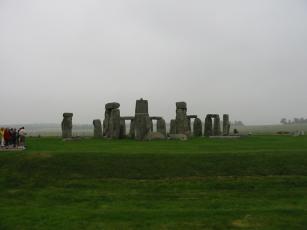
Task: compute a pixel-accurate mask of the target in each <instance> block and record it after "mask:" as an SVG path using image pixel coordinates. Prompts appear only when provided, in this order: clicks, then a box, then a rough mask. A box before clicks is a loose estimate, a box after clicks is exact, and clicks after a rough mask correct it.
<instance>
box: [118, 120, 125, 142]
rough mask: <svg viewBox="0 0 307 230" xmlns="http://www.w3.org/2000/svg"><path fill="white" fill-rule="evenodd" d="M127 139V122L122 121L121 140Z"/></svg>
mask: <svg viewBox="0 0 307 230" xmlns="http://www.w3.org/2000/svg"><path fill="white" fill-rule="evenodd" d="M125 137H126V122H125V120H123V119H121V120H120V130H119V138H125Z"/></svg>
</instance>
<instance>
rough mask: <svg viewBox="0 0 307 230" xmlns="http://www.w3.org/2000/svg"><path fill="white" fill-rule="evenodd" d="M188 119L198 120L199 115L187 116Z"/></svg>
mask: <svg viewBox="0 0 307 230" xmlns="http://www.w3.org/2000/svg"><path fill="white" fill-rule="evenodd" d="M187 118H188V119H193V118H194V119H195V118H197V115H187Z"/></svg>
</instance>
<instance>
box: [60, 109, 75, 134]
mask: <svg viewBox="0 0 307 230" xmlns="http://www.w3.org/2000/svg"><path fill="white" fill-rule="evenodd" d="M72 117H73V113H63V121H62V124H61V126H62V137H63V138H71V137H72Z"/></svg>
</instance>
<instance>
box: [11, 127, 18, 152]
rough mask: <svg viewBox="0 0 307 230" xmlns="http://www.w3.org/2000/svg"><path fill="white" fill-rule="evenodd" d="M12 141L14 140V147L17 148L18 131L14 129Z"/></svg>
mask: <svg viewBox="0 0 307 230" xmlns="http://www.w3.org/2000/svg"><path fill="white" fill-rule="evenodd" d="M11 140H12V145H13V147H14V148H16V142H17V131H16V129H12V132H11Z"/></svg>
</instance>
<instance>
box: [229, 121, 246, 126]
mask: <svg viewBox="0 0 307 230" xmlns="http://www.w3.org/2000/svg"><path fill="white" fill-rule="evenodd" d="M230 124H231V125H234V126H244V123H243V122H242V121H233V122H231V123H230Z"/></svg>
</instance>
